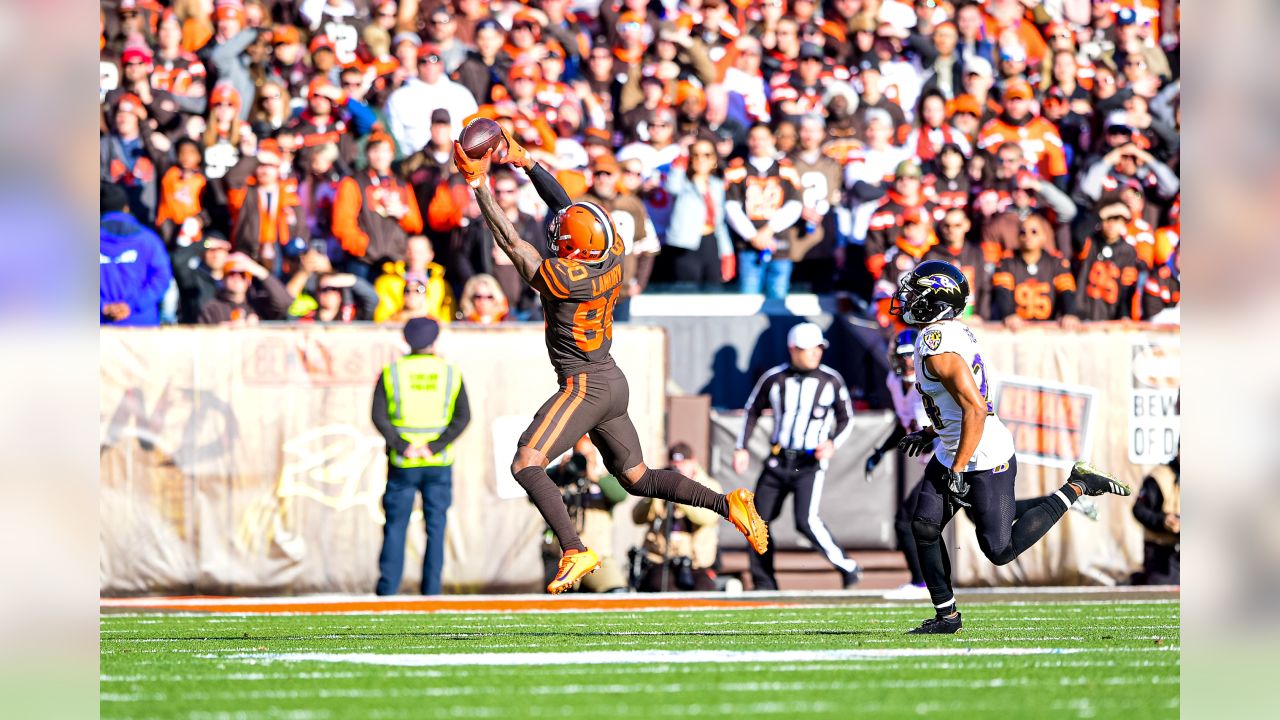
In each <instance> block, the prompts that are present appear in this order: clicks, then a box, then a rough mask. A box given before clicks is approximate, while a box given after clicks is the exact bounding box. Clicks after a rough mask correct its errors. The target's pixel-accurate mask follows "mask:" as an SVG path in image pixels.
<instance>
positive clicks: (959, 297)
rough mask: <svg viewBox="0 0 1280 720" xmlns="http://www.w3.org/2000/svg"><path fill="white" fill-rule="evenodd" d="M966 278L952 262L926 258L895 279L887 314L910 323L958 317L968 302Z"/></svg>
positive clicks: (921, 323) (967, 280)
mask: <svg viewBox="0 0 1280 720" xmlns="http://www.w3.org/2000/svg"><path fill="white" fill-rule="evenodd" d="M968 296H969V279H968V278H967V277H965V275H964V273H963V272H961V271H960V269H959V268H957V267H956V266H955V265H952V264H951V263H949V262H945V261H942V260H926V261H924V262H922V263H920V264H919V265H917V266H916V267H915V268H914V269H913V270H911V271H910V272H907V273H905V274H903V276H902V277H901V278H899V279H898V291H897V292H896V293H894V295H893V300H892V301H891V302H890V304H889V314H890V315H896V316H900V317H901V318H902V319H903V321H905V322H907V323H910V324H912V325H925V324H928V323H931V322H937V321H939V320H949V319H951V318H955V317H959V316H960V313H962V312H964V308H965V306H966V305H967V304H968V302H969V297H968Z"/></svg>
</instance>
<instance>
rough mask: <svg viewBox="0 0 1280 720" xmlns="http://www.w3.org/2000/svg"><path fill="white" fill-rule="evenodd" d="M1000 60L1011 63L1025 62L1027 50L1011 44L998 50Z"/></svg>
mask: <svg viewBox="0 0 1280 720" xmlns="http://www.w3.org/2000/svg"><path fill="white" fill-rule="evenodd" d="M1000 59H1001V60H1003V61H1011V62H1026V60H1027V49H1026V48H1024V47H1022V45H1020V44H1017V43H1011V44H1009V45H1005V46H1004V47H1001V48H1000Z"/></svg>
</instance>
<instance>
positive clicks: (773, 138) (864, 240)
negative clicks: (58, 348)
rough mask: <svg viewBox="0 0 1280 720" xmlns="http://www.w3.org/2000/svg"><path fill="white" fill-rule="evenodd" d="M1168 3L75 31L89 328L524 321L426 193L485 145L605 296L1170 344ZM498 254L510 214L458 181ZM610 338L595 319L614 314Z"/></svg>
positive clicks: (347, 1) (325, 15)
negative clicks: (783, 305) (794, 308)
mask: <svg viewBox="0 0 1280 720" xmlns="http://www.w3.org/2000/svg"><path fill="white" fill-rule="evenodd" d="M1177 23H1178V15H1177V2H1176V0H915V2H914V4H908V3H904V2H898V1H895V0H823V1H821V2H815V0H662V1H659V0H653V1H651V2H650V1H648V0H621V2H615V1H614V0H528V2H527V3H522V2H516V1H514V0H489V1H488V2H485V1H484V0H399V1H398V2H397V1H396V0H216V1H215V0H172V1H171V2H170V1H168V0H103V2H102V3H101V28H102V34H101V38H100V54H101V73H100V77H101V83H100V95H101V97H100V100H101V143H100V168H101V181H102V189H101V199H102V207H101V210H102V213H103V217H102V223H101V238H100V252H99V256H100V257H99V259H100V266H101V307H100V314H101V322H102V323H103V324H114V325H155V324H160V323H173V322H179V323H254V322H258V321H273V320H293V321H298V322H351V321H364V320H372V321H377V322H403V321H404V320H406V319H408V318H411V317H416V316H423V315H425V316H430V317H434V318H437V319H438V320H440V321H441V322H449V321H454V320H456V321H466V322H477V323H492V322H500V321H504V320H515V319H526V320H527V319H534V320H537V319H540V311H539V306H538V299H537V296H536V294H534V293H533V292H532V291H531V290H530V289H529V288H528V287H527V286H526V285H524V284H523V283H522V282H521V280H520V278H519V275H518V273H517V272H516V271H515V269H514V267H513V266H512V265H511V263H510V261H509V260H508V259H507V258H506V256H505V255H504V254H503V253H502V252H501V251H499V250H497V248H496V246H495V244H494V243H493V239H492V236H491V235H490V233H489V230H488V229H487V227H486V224H485V223H484V222H482V221H481V220H480V214H479V209H478V207H477V206H476V204H475V202H474V200H473V198H472V197H471V193H470V191H469V190H468V189H467V188H466V186H465V184H464V183H462V181H461V179H460V177H459V175H458V173H457V170H456V169H455V168H454V167H453V163H452V158H451V155H452V150H453V147H452V142H453V140H454V138H456V137H457V136H458V134H459V132H460V130H461V128H462V127H463V125H464V123H465V122H466V121H467V120H468V119H469V118H472V117H474V116H485V117H490V118H493V119H496V120H497V121H498V122H499V123H501V124H503V125H504V126H505V127H507V128H508V130H509V131H510V132H511V133H512V134H513V135H514V136H515V137H518V138H519V140H520V141H521V143H523V144H524V145H525V147H527V148H529V149H530V151H531V152H532V153H533V154H534V155H535V157H536V158H537V159H538V160H539V161H540V162H542V163H543V164H544V165H546V166H547V167H548V168H550V169H551V170H553V171H554V172H555V173H556V175H557V177H558V178H559V179H560V181H561V182H562V184H563V185H564V186H565V187H566V189H567V190H568V191H569V192H570V194H571V196H573V197H574V198H579V197H583V198H586V199H592V200H594V201H595V202H597V203H599V204H601V205H602V206H604V207H606V208H607V209H609V210H610V211H611V212H612V215H613V218H614V221H615V223H616V225H617V227H618V230H619V232H620V234H621V235H622V237H623V238H624V240H625V241H626V245H627V260H626V263H625V272H626V276H625V277H626V283H627V284H626V294H627V296H629V297H633V296H635V295H637V294H640V293H644V292H657V291H660V290H676V291H684V292H711V291H716V292H720V291H729V292H744V293H764V294H765V295H766V296H767V297H772V298H778V297H783V296H785V295H787V294H788V293H791V292H794V291H801V290H808V291H812V292H817V293H821V294H834V295H835V296H837V297H839V298H841V299H842V300H843V301H844V302H845V304H844V305H843V308H844V309H846V310H848V311H852V312H861V313H864V314H867V315H873V316H876V317H878V318H879V319H880V320H881V322H882V324H884V325H886V326H888V325H890V324H891V318H890V317H889V316H888V314H887V308H888V298H889V297H890V295H892V292H893V288H894V284H895V282H896V279H897V278H898V277H899V276H900V275H901V274H903V273H904V272H905V271H907V270H909V269H910V268H911V267H913V266H914V264H915V263H917V262H919V261H921V260H922V259H925V258H942V259H946V260H950V261H952V262H953V263H955V264H957V265H958V266H960V267H961V268H962V269H963V270H964V272H965V274H966V275H967V276H968V277H969V279H970V284H971V287H972V292H973V296H974V303H972V308H971V312H972V313H974V315H973V319H975V320H985V321H994V322H1003V323H1005V324H1007V325H1009V326H1014V327H1016V326H1018V325H1021V324H1023V323H1027V322H1036V321H1054V322H1059V323H1061V324H1062V325H1063V326H1064V327H1068V328H1069V327H1072V326H1075V325H1078V324H1079V323H1081V322H1092V321H1107V320H1126V319H1134V320H1152V319H1154V320H1156V321H1176V307H1177V305H1178V302H1179V291H1180V288H1179V243H1178V239H1179V217H1178V211H1179V178H1178V166H1179V165H1178V152H1179V125H1180V113H1179V92H1180V83H1179V62H1178V61H1179V52H1178V46H1179V39H1178V38H1179V35H1178V26H1177ZM492 182H493V185H494V190H495V195H496V197H497V199H498V202H499V203H500V204H501V206H502V207H503V208H504V209H505V210H506V212H507V213H508V215H509V216H510V217H511V219H512V220H513V222H514V223H515V224H516V226H517V227H519V228H521V229H522V234H523V236H524V237H525V238H526V239H527V240H530V241H531V242H535V243H543V244H545V237H544V234H543V231H542V216H543V214H544V212H545V208H544V207H542V206H541V205H540V201H539V200H538V197H537V194H536V193H535V192H534V191H533V189H532V188H531V187H529V186H527V185H525V184H523V183H522V180H521V178H520V177H519V176H517V175H516V174H514V173H508V172H504V171H501V170H499V171H496V172H494V173H493V175H492ZM619 309H620V315H619V319H624V317H625V315H624V313H625V305H624V304H623V303H620V305H619Z"/></svg>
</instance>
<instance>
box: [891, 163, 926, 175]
mask: <svg viewBox="0 0 1280 720" xmlns="http://www.w3.org/2000/svg"><path fill="white" fill-rule="evenodd" d="M921 174H922V173H921V172H920V165H919V164H917V163H916V161H915V160H903V161H902V162H900V163H898V167H896V168H894V171H893V176H894V177H900V178H904V177H914V178H918V177H920V175H921Z"/></svg>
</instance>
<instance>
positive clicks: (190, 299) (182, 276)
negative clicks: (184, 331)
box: [171, 243, 218, 325]
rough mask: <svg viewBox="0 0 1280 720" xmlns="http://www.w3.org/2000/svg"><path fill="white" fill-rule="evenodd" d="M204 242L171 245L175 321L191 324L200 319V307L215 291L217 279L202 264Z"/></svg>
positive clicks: (216, 291)
mask: <svg viewBox="0 0 1280 720" xmlns="http://www.w3.org/2000/svg"><path fill="white" fill-rule="evenodd" d="M203 252H204V243H192V244H191V245H187V246H186V247H179V248H174V250H173V253H172V255H171V258H172V260H173V279H174V282H176V283H177V284H178V322H179V323H183V324H187V325H194V324H195V323H197V322H199V321H200V310H201V309H202V308H203V307H204V306H205V304H206V303H208V302H209V301H210V300H212V299H214V297H216V296H217V294H218V281H217V280H216V279H215V278H214V277H213V271H212V269H211V268H210V267H209V266H208V265H205V264H204V258H203V257H202V253H203Z"/></svg>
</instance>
